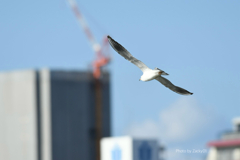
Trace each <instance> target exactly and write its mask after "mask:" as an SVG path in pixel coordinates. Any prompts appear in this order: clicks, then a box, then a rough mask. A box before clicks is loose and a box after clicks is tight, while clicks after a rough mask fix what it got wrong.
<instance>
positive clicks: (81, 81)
mask: <svg viewBox="0 0 240 160" xmlns="http://www.w3.org/2000/svg"><path fill="white" fill-rule="evenodd" d="M50 76H51V114H52V116H51V117H52V118H51V119H52V160H94V159H96V157H95V149H96V147H95V92H94V91H95V90H94V79H93V77H92V74H91V73H89V72H77V71H74V72H69V71H67V72H65V71H51V72H50ZM109 82H110V81H109V74H108V73H105V74H104V76H103V77H102V79H101V84H102V108H103V112H102V114H103V115H102V118H103V121H102V122H103V130H102V134H103V136H110V130H111V128H110V84H109Z"/></svg>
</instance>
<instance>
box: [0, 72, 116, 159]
mask: <svg viewBox="0 0 240 160" xmlns="http://www.w3.org/2000/svg"><path fill="white" fill-rule="evenodd" d="M100 82H101V99H102V100H101V106H102V107H101V110H102V117H101V121H102V132H101V133H102V136H103V137H108V136H110V134H111V133H110V131H111V128H110V126H111V124H110V79H109V73H108V72H103V76H102V78H101V80H100ZM94 84H95V81H94V79H93V76H92V73H90V72H85V71H59V70H49V69H42V70H22V71H9V72H1V73H0V160H95V159H96V147H95V145H96V142H95V140H96V118H95V117H96V116H95V115H96V110H95V106H96V104H95V97H96V96H95V90H94Z"/></svg>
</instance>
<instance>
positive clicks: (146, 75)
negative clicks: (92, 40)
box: [107, 36, 193, 95]
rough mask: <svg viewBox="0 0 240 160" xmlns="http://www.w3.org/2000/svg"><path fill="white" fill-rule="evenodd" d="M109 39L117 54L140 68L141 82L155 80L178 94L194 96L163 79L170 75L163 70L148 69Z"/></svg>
mask: <svg viewBox="0 0 240 160" xmlns="http://www.w3.org/2000/svg"><path fill="white" fill-rule="evenodd" d="M107 38H108V41H109V43H110V45H111V46H112V48H113V49H114V50H115V51H116V52H118V53H119V54H120V55H121V56H123V57H124V58H125V59H126V60H128V61H130V62H132V63H133V64H135V65H136V66H137V67H138V68H140V69H141V70H142V72H143V75H142V76H141V78H140V79H139V80H141V81H151V80H153V79H156V80H157V81H159V82H160V83H162V84H163V85H164V86H165V87H167V88H169V89H171V90H172V91H174V92H176V93H178V94H182V95H192V94H193V93H191V92H189V91H187V90H185V89H183V88H181V87H178V86H175V85H173V84H172V83H171V82H170V81H169V80H168V79H166V78H164V77H162V75H168V74H167V73H166V72H164V71H163V70H161V69H159V68H157V67H156V68H154V69H150V68H148V67H147V66H146V65H145V64H144V63H143V62H142V61H140V60H138V59H136V58H135V57H133V56H132V55H131V53H129V52H128V51H127V50H126V49H125V48H124V47H123V46H122V45H121V44H119V43H118V42H116V41H115V40H114V39H112V37H110V36H107Z"/></svg>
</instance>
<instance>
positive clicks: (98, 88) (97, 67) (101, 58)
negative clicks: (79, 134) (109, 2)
mask: <svg viewBox="0 0 240 160" xmlns="http://www.w3.org/2000/svg"><path fill="white" fill-rule="evenodd" d="M68 2H69V4H70V7H71V9H72V11H73V12H74V14H75V16H76V18H77V21H78V22H79V24H80V26H81V27H82V29H83V31H84V33H85V34H86V36H87V38H88V40H89V42H90V44H91V47H92V49H93V51H94V52H95V55H96V59H95V60H94V61H93V63H92V65H93V77H94V89H95V90H94V91H95V153H96V160H100V140H101V138H102V126H103V124H102V109H103V108H102V87H103V86H102V84H101V80H100V77H101V68H102V67H103V66H105V65H107V64H108V63H109V62H110V57H109V56H106V55H104V54H103V53H102V52H103V46H101V45H100V44H99V43H97V41H96V40H95V38H94V36H93V34H92V33H91V31H90V29H89V27H88V25H87V23H86V21H85V20H84V18H83V16H82V15H81V12H80V10H79V9H78V7H77V4H76V2H75V0H68ZM103 45H105V46H107V45H109V44H108V41H107V36H105V38H104V40H103Z"/></svg>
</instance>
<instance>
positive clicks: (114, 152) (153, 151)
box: [101, 136, 163, 160]
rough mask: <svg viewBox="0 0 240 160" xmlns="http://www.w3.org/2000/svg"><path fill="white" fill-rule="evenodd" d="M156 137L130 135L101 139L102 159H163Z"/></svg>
mask: <svg viewBox="0 0 240 160" xmlns="http://www.w3.org/2000/svg"><path fill="white" fill-rule="evenodd" d="M161 149H162V148H160V146H159V144H158V141H157V140H156V139H144V138H141V139H139V138H138V139H136V138H132V137H129V136H124V137H108V138H103V139H102V140H101V160H163V159H162V158H161V157H162V155H160V154H161V151H162V150H161Z"/></svg>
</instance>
